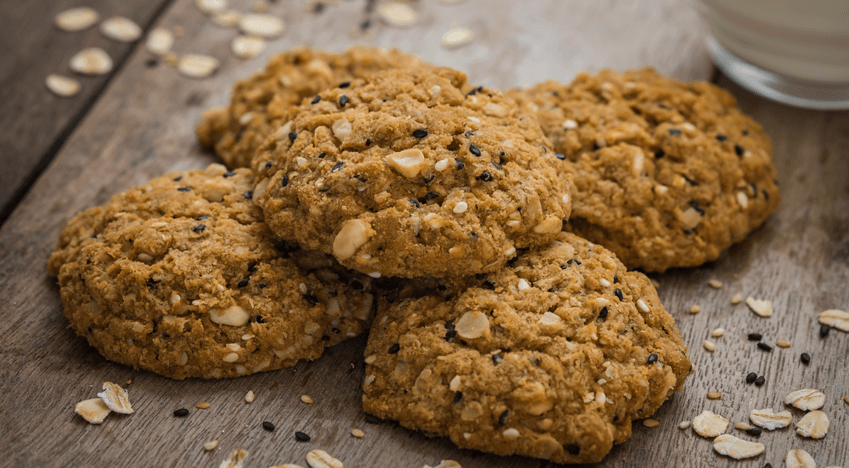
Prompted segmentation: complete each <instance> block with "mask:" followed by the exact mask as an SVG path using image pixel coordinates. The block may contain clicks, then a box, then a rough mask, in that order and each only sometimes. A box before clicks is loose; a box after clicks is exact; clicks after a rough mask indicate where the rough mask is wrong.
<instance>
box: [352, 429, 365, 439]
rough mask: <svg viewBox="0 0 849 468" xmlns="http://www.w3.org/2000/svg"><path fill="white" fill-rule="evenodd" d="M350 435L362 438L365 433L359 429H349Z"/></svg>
mask: <svg viewBox="0 0 849 468" xmlns="http://www.w3.org/2000/svg"><path fill="white" fill-rule="evenodd" d="M351 435H352V436H354V437H356V438H357V439H362V438H363V437H365V435H366V433H365V432H363V431H361V430H359V429H351Z"/></svg>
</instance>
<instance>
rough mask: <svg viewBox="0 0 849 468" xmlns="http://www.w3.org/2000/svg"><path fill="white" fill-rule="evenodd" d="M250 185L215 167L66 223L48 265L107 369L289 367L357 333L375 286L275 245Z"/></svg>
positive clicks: (172, 373)
mask: <svg viewBox="0 0 849 468" xmlns="http://www.w3.org/2000/svg"><path fill="white" fill-rule="evenodd" d="M252 179H253V175H252V174H251V172H250V171H249V170H247V169H239V170H237V171H234V172H228V171H227V170H226V168H224V166H221V165H218V164H213V165H211V166H209V167H208V168H207V169H206V170H205V171H186V172H182V173H173V174H169V175H167V176H163V177H160V178H157V179H153V180H151V181H149V182H147V183H146V184H144V185H142V186H140V187H137V188H134V189H130V190H127V191H125V192H122V193H120V194H118V195H116V196H114V197H113V198H112V199H111V200H110V201H109V202H107V203H106V204H105V205H103V206H98V207H93V208H90V209H88V210H86V211H84V212H83V213H81V214H79V215H77V216H76V217H74V218H73V219H71V221H69V222H68V225H67V226H66V227H65V228H64V229H63V231H62V234H61V236H60V239H59V243H58V245H57V248H56V251H55V252H53V254H52V255H51V256H50V261H49V265H48V268H49V270H50V272H51V274H53V275H57V276H58V277H59V286H60V288H61V296H62V302H63V303H64V306H65V316H66V317H67V318H68V321H69V322H70V324H71V327H72V328H73V329H74V330H75V331H76V332H77V334H79V335H80V336H83V337H85V338H86V339H87V340H88V342H89V344H90V345H92V346H94V347H95V348H96V349H97V350H98V351H99V352H100V353H101V354H102V355H103V356H104V357H106V358H107V359H109V360H112V361H116V362H119V363H123V364H127V365H131V366H134V367H137V368H142V369H147V370H150V371H153V372H156V373H158V374H161V375H165V376H168V377H172V378H176V379H183V378H186V377H201V378H222V377H237V376H241V375H248V374H252V373H255V372H261V371H265V370H273V369H279V368H281V367H287V366H291V365H294V364H295V363H296V362H297V361H298V360H301V359H310V360H311V359H316V358H317V357H318V356H319V355H321V353H322V350H323V349H324V348H325V347H327V346H332V345H334V344H336V343H339V342H340V341H342V340H344V339H346V338H350V337H353V336H356V335H357V334H359V333H360V332H362V331H363V330H364V329H365V327H366V324H367V323H368V321H369V319H370V317H371V314H372V302H373V301H372V295H371V294H370V293H369V292H368V290H369V288H370V286H369V285H370V281H371V278H369V277H367V276H365V275H361V274H358V273H353V272H350V271H348V270H345V269H344V268H342V267H341V266H339V265H338V263H336V261H335V260H334V259H333V258H332V257H330V256H328V255H325V254H322V253H320V252H309V251H305V250H302V249H300V248H299V247H298V246H296V245H294V244H291V243H287V242H284V241H280V240H278V239H277V238H275V237H274V235H273V234H272V232H271V231H270V230H269V229H268V227H267V226H266V225H265V223H264V222H263V221H262V212H261V210H260V209H259V208H258V207H256V206H255V205H254V204H253V202H252V201H251V198H252V197H253V194H252V192H251V185H252V182H253V180H252ZM112 390H114V392H112V393H114V394H115V395H116V396H120V395H119V393H120V392H117V391H118V390H120V388H117V389H112ZM104 395H105V396H104V399H107V400H108V401H107V404H108V403H110V402H111V401H112V400H111V396H110V389H108V388H107V391H106V392H105V394H104ZM124 396H125V395H124ZM119 406H122V407H123V410H124V412H131V409H130V408H129V402H126V404H125V405H119ZM109 407H112V405H110V406H109ZM113 409H114V410H116V411H121V408H117V409H116V408H113Z"/></svg>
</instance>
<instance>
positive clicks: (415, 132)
mask: <svg viewBox="0 0 849 468" xmlns="http://www.w3.org/2000/svg"><path fill="white" fill-rule="evenodd" d="M413 136H414V137H416V138H424V137H426V136H427V130H425V129H423V128H419V129H416V130H413Z"/></svg>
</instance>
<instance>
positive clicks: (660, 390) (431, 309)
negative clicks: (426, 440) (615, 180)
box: [363, 232, 690, 463]
mask: <svg viewBox="0 0 849 468" xmlns="http://www.w3.org/2000/svg"><path fill="white" fill-rule="evenodd" d="M428 281H436V280H428ZM686 349H687V348H686V347H685V346H684V344H683V343H682V342H681V338H680V337H679V334H678V330H677V328H676V327H675V322H674V320H673V318H672V317H671V316H670V315H669V314H668V313H667V312H666V310H664V308H663V306H662V305H661V303H660V300H659V298H658V296H657V292H656V291H655V289H654V287H653V286H652V285H651V282H650V281H649V279H648V278H646V277H645V276H644V275H643V274H641V273H638V272H629V271H627V270H626V269H625V267H624V266H623V265H622V263H621V262H619V261H618V260H617V259H616V258H615V257H614V256H613V254H612V253H611V252H610V251H608V250H607V249H604V248H603V247H601V246H599V245H594V244H592V243H590V242H588V241H586V240H584V239H581V238H579V237H577V236H576V235H574V234H571V233H566V232H564V233H562V234H561V235H560V236H559V238H558V239H557V240H556V241H554V242H552V243H550V244H548V245H546V246H545V247H542V248H538V249H531V250H529V251H527V252H523V253H521V254H520V255H519V256H518V258H517V259H516V260H515V261H511V262H510V263H509V264H508V267H506V268H503V269H501V270H499V271H498V272H496V273H491V274H489V275H479V276H478V277H476V278H470V279H467V280H453V282H452V283H446V284H441V285H436V286H434V285H431V284H428V282H427V281H424V282H421V283H420V284H419V285H418V286H409V285H408V286H407V288H406V289H402V290H400V291H399V292H398V293H396V294H386V295H384V296H382V297H381V299H379V301H378V315H377V317H376V319H375V322H374V323H373V324H372V328H371V332H370V336H369V343H368V347H367V349H366V352H365V355H366V359H365V362H366V365H367V366H366V377H365V380H364V382H363V389H364V392H365V394H364V396H363V404H364V407H365V411H366V412H368V413H370V414H373V415H376V416H378V417H381V418H388V419H394V420H398V421H399V422H400V423H401V424H402V425H403V426H405V427H409V428H413V429H419V430H422V431H427V432H429V433H432V434H437V435H447V436H449V437H450V438H451V440H452V441H453V442H454V443H456V444H457V445H459V446H461V447H466V448H474V449H478V450H482V451H486V452H493V453H497V454H501V455H509V454H520V455H526V456H532V457H539V458H545V459H549V460H551V461H554V462H557V463H578V462H582V463H588V462H598V461H600V460H601V459H602V458H603V457H604V455H605V454H606V453H607V452H608V451H610V449H611V448H612V447H613V444H614V443H621V442H623V441H625V440H626V439H628V438H629V437H630V435H631V421H632V420H633V419H639V418H646V417H649V416H650V415H652V413H654V412H655V410H657V409H658V407H660V405H661V404H662V403H663V402H664V401H665V400H666V399H667V398H668V397H669V396H670V395H671V394H672V392H674V391H678V390H681V389H682V388H683V384H684V380H685V378H686V376H687V374H688V373H689V370H690V361H689V359H688V357H687V356H686Z"/></svg>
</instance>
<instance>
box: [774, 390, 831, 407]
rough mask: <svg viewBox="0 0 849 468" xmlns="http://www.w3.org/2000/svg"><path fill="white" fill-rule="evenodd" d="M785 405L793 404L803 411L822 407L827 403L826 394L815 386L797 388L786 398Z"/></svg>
mask: <svg viewBox="0 0 849 468" xmlns="http://www.w3.org/2000/svg"><path fill="white" fill-rule="evenodd" d="M784 404H785V405H793V406H795V407H796V408H799V409H800V410H802V411H811V410H815V409H820V408H822V405H823V404H825V395H824V394H823V393H822V392H821V391H819V390H815V389H813V388H806V389H804V390H797V391H795V392H793V393H791V394H789V395H787V397H786V398H785V399H784Z"/></svg>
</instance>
